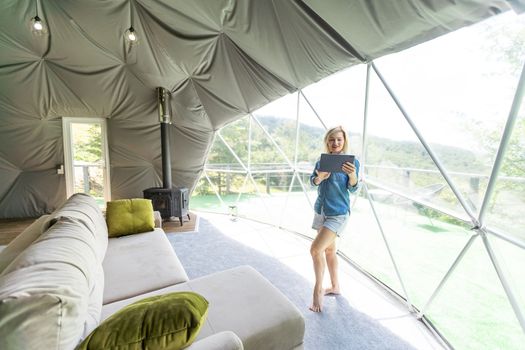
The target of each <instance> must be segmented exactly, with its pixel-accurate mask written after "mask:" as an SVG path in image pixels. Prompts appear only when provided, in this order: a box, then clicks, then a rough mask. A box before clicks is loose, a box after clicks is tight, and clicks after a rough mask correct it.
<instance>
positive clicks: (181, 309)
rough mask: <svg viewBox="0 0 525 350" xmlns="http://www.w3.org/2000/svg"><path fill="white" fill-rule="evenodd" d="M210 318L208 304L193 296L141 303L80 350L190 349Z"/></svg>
mask: <svg viewBox="0 0 525 350" xmlns="http://www.w3.org/2000/svg"><path fill="white" fill-rule="evenodd" d="M207 315H208V301H207V300H206V299H204V297H203V296H202V295H199V294H197V293H194V292H175V293H169V294H164V295H157V296H154V297H150V298H146V299H142V300H139V301H137V302H135V303H133V304H131V305H128V306H126V307H124V308H123V309H121V310H120V311H118V312H116V313H115V314H113V315H112V316H110V317H109V318H108V319H106V320H105V321H104V322H102V323H101V324H100V325H99V326H98V327H97V328H96V329H95V330H94V331H93V332H91V334H89V335H88V336H87V338H86V339H84V341H83V342H82V343H81V344H80V345H79V346H78V347H77V350H95V349H97V350H99V349H100V350H102V349H119V350H138V349H141V350H142V349H169V350H178V349H182V348H184V347H186V346H189V345H190V344H191V343H192V342H193V340H195V337H196V336H197V334H198V333H199V330H200V328H201V326H202V325H203V324H204V322H205V320H206V316H207Z"/></svg>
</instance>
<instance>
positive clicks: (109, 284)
mask: <svg viewBox="0 0 525 350" xmlns="http://www.w3.org/2000/svg"><path fill="white" fill-rule="evenodd" d="M103 267H104V275H105V278H104V279H105V289H104V304H107V303H111V302H114V301H117V300H122V299H126V298H129V297H132V296H134V295H138V294H142V293H146V292H150V291H152V290H155V289H160V288H163V287H166V286H169V285H172V284H177V283H181V282H185V281H187V280H188V275H187V274H186V271H184V268H183V267H182V264H181V263H180V261H179V259H178V258H177V255H176V254H175V252H174V251H173V248H172V246H171V244H170V242H169V240H168V238H167V237H166V234H165V233H164V231H163V230H162V229H158V228H157V229H155V230H154V231H153V232H147V233H139V234H135V235H132V236H122V237H119V238H111V239H110V240H109V244H108V250H107V254H106V257H105V259H104V262H103Z"/></svg>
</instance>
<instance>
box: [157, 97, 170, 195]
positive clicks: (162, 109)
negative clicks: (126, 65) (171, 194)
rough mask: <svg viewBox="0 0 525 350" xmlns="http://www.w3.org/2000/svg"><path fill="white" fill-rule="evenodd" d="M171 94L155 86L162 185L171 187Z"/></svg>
mask: <svg viewBox="0 0 525 350" xmlns="http://www.w3.org/2000/svg"><path fill="white" fill-rule="evenodd" d="M170 98H171V94H170V92H169V90H167V89H165V88H163V87H158V88H157V102H158V109H159V121H160V143H161V151H162V153H161V156H162V186H163V188H171V154H170V134H169V125H170V124H171V104H170Z"/></svg>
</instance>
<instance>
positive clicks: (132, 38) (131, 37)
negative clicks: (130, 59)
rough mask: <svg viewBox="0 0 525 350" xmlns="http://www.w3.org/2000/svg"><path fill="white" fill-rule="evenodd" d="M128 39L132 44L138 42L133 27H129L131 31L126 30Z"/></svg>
mask: <svg viewBox="0 0 525 350" xmlns="http://www.w3.org/2000/svg"><path fill="white" fill-rule="evenodd" d="M126 37H127V39H128V40H129V41H130V42H132V43H134V42H136V41H137V39H138V38H137V34H136V33H135V29H133V27H129V29H128V30H126Z"/></svg>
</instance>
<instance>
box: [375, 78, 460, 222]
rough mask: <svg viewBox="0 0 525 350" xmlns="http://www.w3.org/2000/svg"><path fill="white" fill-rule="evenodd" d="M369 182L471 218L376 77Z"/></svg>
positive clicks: (456, 214)
mask: <svg viewBox="0 0 525 350" xmlns="http://www.w3.org/2000/svg"><path fill="white" fill-rule="evenodd" d="M366 152H367V153H366V161H367V166H366V174H367V178H368V181H369V182H371V183H373V184H377V185H383V186H385V187H386V188H387V189H392V190H393V191H397V192H398V193H401V194H404V195H406V196H408V197H409V198H410V199H412V200H415V201H419V202H422V203H424V204H426V205H432V206H435V207H437V208H441V209H442V210H444V211H450V212H452V213H453V214H454V215H455V216H458V217H461V218H467V216H466V214H465V211H464V210H463V208H462V207H461V205H460V203H459V201H458V200H457V198H456V196H455V195H454V193H453V192H452V190H451V189H450V187H449V186H448V184H447V182H446V180H445V179H444V178H443V176H442V175H441V173H440V171H439V170H438V168H437V167H436V165H435V163H434V162H433V160H432V158H431V157H430V155H429V154H428V152H427V151H426V149H425V148H424V147H423V145H422V144H421V142H420V140H419V139H418V137H417V135H416V134H415V132H414V131H413V130H412V128H411V127H410V125H409V124H408V122H407V120H406V119H405V118H404V116H403V115H402V113H401V112H400V110H399V108H398V107H397V106H396V105H395V103H394V101H393V100H392V98H391V97H390V95H389V94H388V92H387V91H386V89H385V87H384V86H383V84H382V83H381V81H380V80H379V78H378V77H377V75H376V74H372V75H371V77H370V104H369V113H368V141H367V151H366Z"/></svg>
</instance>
